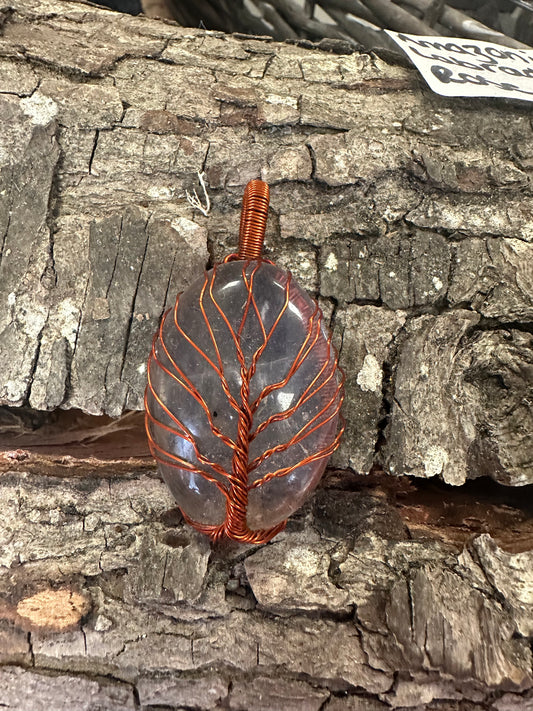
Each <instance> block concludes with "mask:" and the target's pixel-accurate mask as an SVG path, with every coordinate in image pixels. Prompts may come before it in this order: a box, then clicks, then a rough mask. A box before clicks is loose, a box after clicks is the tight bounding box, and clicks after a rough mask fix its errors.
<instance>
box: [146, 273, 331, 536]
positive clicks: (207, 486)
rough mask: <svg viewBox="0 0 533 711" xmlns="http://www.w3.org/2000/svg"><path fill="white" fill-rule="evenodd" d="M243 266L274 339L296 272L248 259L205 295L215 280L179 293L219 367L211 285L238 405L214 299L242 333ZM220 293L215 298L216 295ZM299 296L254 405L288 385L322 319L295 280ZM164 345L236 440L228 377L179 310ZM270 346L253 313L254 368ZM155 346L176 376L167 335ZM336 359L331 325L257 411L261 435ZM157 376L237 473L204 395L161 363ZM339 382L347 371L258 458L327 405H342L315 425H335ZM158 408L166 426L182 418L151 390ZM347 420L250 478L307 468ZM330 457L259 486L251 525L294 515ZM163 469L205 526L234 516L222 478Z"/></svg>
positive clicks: (248, 346) (209, 448) (230, 353)
mask: <svg viewBox="0 0 533 711" xmlns="http://www.w3.org/2000/svg"><path fill="white" fill-rule="evenodd" d="M243 269H245V274H246V276H247V279H250V278H251V275H252V272H253V271H254V269H255V273H254V274H253V294H254V297H255V300H256V304H257V308H258V312H259V314H260V317H261V319H262V322H263V325H264V327H265V330H266V332H267V333H268V332H269V330H270V328H271V327H272V325H273V324H274V322H275V320H276V318H277V317H278V315H279V313H280V311H281V310H282V308H283V304H284V302H285V298H286V287H287V280H288V278H289V274H288V272H286V271H283V270H282V269H279V268H278V267H276V266H274V265H272V264H269V263H265V262H261V263H259V264H258V263H257V262H255V261H252V262H247V263H246V262H242V261H233V262H228V263H226V264H221V265H218V266H217V267H216V272H215V276H214V280H213V270H211V271H210V272H208V273H207V278H208V283H207V287H205V289H204V284H205V279H204V277H202V278H201V279H199V280H198V281H197V282H195V283H194V284H192V286H190V287H189V288H188V289H187V290H186V291H185V292H184V293H183V294H182V295H181V296H180V297H179V301H178V307H177V311H176V318H177V321H178V323H179V325H180V327H181V328H182V329H183V330H184V331H185V333H186V334H187V335H188V337H189V338H190V339H191V340H192V341H193V342H194V343H195V344H196V346H197V347H198V348H200V349H201V350H202V351H203V352H204V353H205V354H206V355H207V356H208V357H209V358H210V359H211V361H213V362H214V363H216V364H217V365H218V361H217V356H216V352H215V348H214V346H213V340H212V337H211V335H210V333H209V329H208V327H207V325H206V322H205V319H204V316H203V314H202V312H201V309H200V297H201V294H202V289H204V293H203V304H204V309H205V313H206V316H207V317H208V319H209V323H210V326H211V329H212V332H213V336H214V338H215V340H216V343H217V346H218V349H219V353H220V357H221V359H222V364H223V370H224V374H225V376H226V379H227V382H228V385H229V389H230V392H231V394H232V395H233V396H234V397H235V399H236V400H237V401H238V402H240V387H241V376H240V367H239V363H238V360H237V356H236V347H235V343H234V340H233V338H232V336H231V333H230V331H229V329H228V326H227V324H226V323H225V321H224V319H223V317H222V315H221V313H220V311H219V310H218V309H217V307H216V306H215V303H214V302H216V303H217V304H218V306H219V307H220V309H221V311H222V312H223V313H224V315H225V316H226V318H227V319H228V320H229V322H230V324H231V327H232V328H233V330H234V332H235V333H236V332H237V331H238V329H239V326H240V324H241V320H242V316H243V313H244V308H245V304H246V299H247V293H248V292H247V287H246V285H245V282H244V280H243ZM210 287H211V293H212V297H213V299H211V295H210ZM289 299H290V300H289V304H288V308H286V310H285V311H284V313H283V315H282V317H281V319H280V320H279V323H278V325H277V326H276V328H275V330H274V332H273V334H272V337H271V338H270V340H269V343H268V345H267V347H266V348H265V350H264V352H263V353H262V355H261V357H260V358H259V360H258V362H257V369H256V372H255V375H254V376H253V378H252V380H251V383H250V399H251V400H252V401H253V400H254V399H255V398H256V397H257V396H258V395H259V393H260V392H261V391H262V390H263V388H265V386H267V385H270V384H272V383H274V382H279V381H280V380H282V379H283V378H284V377H285V376H286V374H287V372H288V370H289V368H290V366H291V365H292V363H293V361H294V359H295V357H296V355H297V353H298V351H299V350H300V347H301V346H302V343H303V342H304V340H305V338H306V335H307V333H308V329H309V320H310V319H311V318H314V320H315V323H316V319H317V318H318V317H319V312H317V306H316V302H314V301H313V300H312V299H311V298H310V297H309V296H308V295H307V294H306V293H305V292H304V291H303V290H302V289H301V288H300V287H299V286H298V285H297V284H295V282H294V281H293V280H292V279H291V281H290V290H289ZM313 314H314V317H313ZM163 340H164V343H165V346H166V349H167V351H168V353H169V354H170V355H171V357H172V359H173V360H174V362H175V363H176V364H177V365H178V366H179V368H180V369H181V370H182V372H183V373H184V374H185V375H186V376H187V378H189V379H190V381H191V382H192V383H193V384H194V385H195V386H196V388H197V389H198V391H199V392H200V393H201V394H202V396H203V398H204V400H205V401H206V403H207V404H208V406H209V409H210V412H211V415H212V418H213V422H214V423H215V424H216V426H217V427H218V428H219V429H220V430H221V431H222V432H223V433H224V434H225V435H227V436H229V437H231V438H232V439H233V440H235V439H236V437H237V424H238V413H237V412H236V411H235V409H234V408H233V407H232V406H231V404H230V403H229V401H228V398H227V397H226V395H225V393H224V391H223V388H222V384H221V380H220V377H219V375H218V373H217V372H216V371H215V370H214V369H213V368H212V367H211V366H210V365H209V364H208V362H207V361H206V359H205V358H204V357H203V356H202V355H201V354H200V353H199V352H198V351H197V350H196V349H195V348H194V347H193V346H192V345H191V344H190V343H189V342H188V340H187V338H185V337H184V336H183V335H181V334H180V333H179V331H178V330H177V328H176V326H175V324H174V314H173V311H170V312H169V313H168V315H167V317H166V319H165V321H164V325H163ZM262 343H263V335H262V332H261V329H260V325H259V320H258V318H257V315H256V312H255V310H254V309H253V308H252V307H250V308H249V311H248V315H247V318H246V321H245V326H244V328H243V330H242V333H241V346H242V349H243V353H244V356H245V359H246V363H247V365H248V364H249V363H250V361H251V358H252V355H253V353H254V352H255V351H256V350H257V349H258V348H259V347H260V346H261V344H262ZM155 348H156V353H157V357H158V359H159V360H160V361H161V363H162V364H163V365H164V366H165V367H166V368H167V369H168V370H170V371H172V372H174V373H175V372H176V371H175V370H174V369H173V366H172V363H171V362H170V360H169V358H168V356H167V355H166V353H165V351H164V349H163V348H162V345H161V342H160V341H159V339H158V340H157V341H156V346H155ZM334 358H335V354H334V351H333V348H331V347H330V346H328V343H327V333H326V331H325V329H324V328H323V327H322V328H320V331H319V338H318V340H317V342H316V344H315V345H314V347H313V348H312V350H311V351H310V353H309V355H308V356H307V358H306V359H305V360H304V361H303V363H302V365H301V366H300V367H299V368H298V369H297V370H296V372H295V374H294V375H293V376H292V377H291V378H290V379H289V381H288V382H287V384H286V385H285V386H284V387H282V388H280V389H277V390H274V391H273V392H272V393H271V394H270V395H268V396H266V397H265V399H264V400H263V401H262V403H261V404H260V406H259V408H258V409H257V411H256V412H255V415H254V421H253V428H252V429H255V427H257V425H258V424H259V423H260V422H262V421H263V420H265V419H266V418H268V417H269V416H270V415H272V414H273V413H276V412H281V411H284V410H287V409H288V408H290V407H291V406H292V405H293V404H294V403H295V402H297V400H298V398H299V397H300V395H301V394H302V393H303V392H304V391H305V390H306V388H307V387H308V385H309V384H310V383H311V381H312V380H313V379H314V378H315V377H316V375H317V373H318V372H319V371H320V369H321V368H322V366H323V364H324V361H325V360H328V366H327V367H326V368H325V370H324V373H323V375H322V376H321V377H320V379H319V380H317V381H316V383H315V385H317V384H320V382H321V381H322V380H324V379H325V376H326V375H328V374H330V373H331V370H332V367H333V361H334ZM150 374H151V382H152V385H153V387H154V389H155V391H156V393H157V394H158V396H159V398H160V400H161V401H162V402H163V403H164V404H165V406H166V407H167V408H168V410H170V411H171V412H172V413H173V415H174V416H175V417H177V419H178V420H180V422H182V423H183V424H184V425H185V426H186V427H187V428H188V430H189V431H190V432H191V434H192V435H193V436H194V438H195V441H196V444H197V446H198V449H199V451H200V452H201V453H202V454H203V455H204V456H206V457H208V458H209V459H210V460H211V461H215V462H217V463H218V464H220V465H222V466H223V467H224V469H225V470H226V471H228V472H231V466H232V450H231V449H230V448H229V447H228V446H226V445H225V444H224V443H223V442H222V441H221V440H220V439H219V438H218V437H216V436H215V435H214V434H213V432H212V430H211V427H210V425H209V421H208V418H207V416H206V413H205V412H204V410H203V409H202V407H201V406H200V405H199V404H198V402H197V401H196V400H195V399H194V397H193V396H192V395H191V394H189V393H188V392H187V391H186V390H185V388H184V387H182V386H181V385H180V384H179V383H177V382H176V380H174V379H173V378H171V377H170V376H169V375H168V374H167V373H166V372H165V371H164V370H163V369H162V368H160V367H158V366H157V364H155V363H154V362H152V364H151V368H150ZM338 377H339V375H338V373H336V374H335V375H334V376H333V377H331V378H330V379H329V381H328V382H327V383H326V384H325V385H324V386H323V387H322V388H321V390H320V391H319V392H318V393H317V394H316V395H314V396H313V397H312V398H310V399H309V400H308V401H307V402H306V403H305V404H303V405H302V406H300V407H299V408H298V409H297V410H296V411H295V412H294V413H293V414H292V415H291V416H290V417H288V418H287V419H283V420H281V421H279V422H275V423H272V424H270V425H269V426H268V427H267V428H266V429H265V430H264V431H263V432H262V433H260V434H259V435H258V436H257V438H256V439H254V440H253V441H252V442H251V444H250V452H249V458H250V460H252V459H254V458H255V457H257V456H259V455H260V454H262V453H263V452H264V451H265V450H266V449H269V448H270V447H273V446H275V445H277V444H279V443H281V442H286V441H288V440H290V439H291V438H292V437H293V436H294V435H295V434H296V433H297V432H299V431H300V429H301V428H302V427H303V426H304V425H305V424H306V423H307V422H308V421H309V420H310V419H312V418H313V417H314V416H315V415H316V414H317V413H318V412H320V410H322V408H323V407H324V406H325V404H326V403H328V402H329V401H330V400H333V402H332V403H331V405H330V406H329V407H328V409H327V410H326V412H325V413H324V414H323V415H321V416H320V418H319V419H318V420H316V421H315V424H318V423H319V422H321V421H323V420H324V419H327V416H328V415H329V414H331V413H332V412H333V411H334V410H335V409H336V408H337V406H338V395H337V396H335V392H336V390H337V387H338ZM148 407H149V409H150V411H151V412H152V414H153V415H154V416H155V417H156V418H157V419H158V420H159V421H160V422H162V423H163V424H164V425H167V426H169V427H173V428H174V429H175V428H176V425H175V423H174V422H173V420H172V419H171V418H170V417H169V416H168V414H167V413H166V412H165V410H164V408H162V407H161V406H160V404H159V403H158V402H157V401H156V399H155V398H154V396H153V395H152V394H151V393H149V395H148ZM337 424H338V415H337V414H335V415H334V416H333V417H332V418H331V419H330V420H329V422H327V423H326V424H324V425H323V426H321V427H319V428H318V429H316V430H315V431H314V432H313V433H312V434H310V435H309V436H308V437H306V438H305V439H302V440H301V441H300V442H299V443H297V444H293V445H291V446H290V447H289V448H288V449H286V450H285V451H283V452H279V453H277V454H274V455H272V456H271V457H269V458H268V459H266V460H265V461H264V462H263V463H262V464H261V465H260V466H259V467H258V468H257V469H256V470H255V471H253V472H251V473H250V483H252V482H253V481H255V480H256V479H257V478H260V477H263V476H264V475H265V474H267V473H268V472H271V471H274V470H276V469H280V468H282V467H287V466H291V465H293V464H297V463H298V462H299V461H301V460H303V459H304V458H305V457H307V456H308V455H310V454H312V453H313V452H316V451H317V450H319V449H322V448H324V447H325V446H327V445H328V444H330V443H331V442H332V441H333V440H334V439H335V436H336V432H337ZM311 428H312V426H311ZM150 431H151V435H152V437H153V439H154V441H155V442H156V443H157V444H158V445H159V446H160V447H161V448H162V449H164V450H165V451H168V452H172V453H173V454H175V455H177V456H179V457H180V458H182V459H185V460H187V461H189V462H191V463H193V464H194V465H195V466H198V467H202V468H204V470H205V471H208V472H209V473H210V474H211V475H214V476H216V478H217V479H219V480H220V481H224V478H223V477H221V476H220V475H217V474H215V473H214V472H213V470H211V469H209V468H208V467H206V466H205V465H201V464H200V463H199V462H198V460H197V458H196V455H195V453H194V450H193V447H192V445H191V444H190V443H189V442H187V441H186V440H184V439H183V438H181V437H179V436H176V435H174V434H171V433H169V432H168V430H165V429H163V428H161V427H158V426H156V425H154V424H153V423H152V424H151V425H150ZM326 461H327V458H323V459H321V460H319V461H315V462H312V463H310V464H307V465H304V466H300V467H298V468H296V469H294V470H293V471H292V472H291V473H289V474H287V475H285V476H283V477H278V478H274V479H272V480H270V481H269V482H267V483H265V484H263V485H262V486H260V487H258V488H257V489H252V490H251V491H250V493H249V501H248V513H247V523H248V527H249V528H251V529H258V528H269V527H271V526H274V525H275V524H277V523H279V522H281V521H283V520H284V519H286V518H287V517H288V516H289V515H290V514H291V513H293V512H294V511H295V510H296V509H297V508H299V507H300V506H301V505H302V503H303V502H304V501H305V499H306V498H307V497H308V495H309V493H310V492H311V491H312V490H313V489H314V488H315V487H316V485H317V483H318V481H319V479H320V477H321V476H322V473H323V471H324V468H325V466H326ZM159 470H160V472H161V474H162V476H163V478H164V480H165V482H166V483H167V485H168V486H169V488H170V490H171V492H172V494H173V495H174V497H175V498H176V501H177V503H178V505H179V506H180V507H181V508H182V509H183V511H184V512H185V513H186V514H187V515H188V516H189V517H190V518H191V519H193V520H194V521H197V522H199V523H202V524H216V525H218V524H221V523H223V521H224V518H225V513H226V505H225V498H224V496H223V494H222V493H221V492H220V491H219V490H218V489H217V487H216V486H215V485H214V484H213V483H212V482H209V481H207V480H206V479H205V478H204V477H202V476H201V475H199V474H196V473H191V472H188V471H185V470H184V469H178V468H176V467H174V466H170V465H169V464H162V463H159Z"/></svg>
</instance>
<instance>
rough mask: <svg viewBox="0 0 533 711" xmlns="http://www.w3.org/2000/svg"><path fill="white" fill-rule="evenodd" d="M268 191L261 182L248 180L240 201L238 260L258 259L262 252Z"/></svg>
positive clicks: (266, 186) (265, 185)
mask: <svg viewBox="0 0 533 711" xmlns="http://www.w3.org/2000/svg"><path fill="white" fill-rule="evenodd" d="M269 199H270V191H269V189H268V184H267V183H265V182H263V181H262V180H250V182H249V183H248V185H247V186H246V189H245V191H244V197H243V199H242V211H241V226H240V230H239V252H238V257H239V259H259V257H260V256H261V252H262V251H263V242H264V240H265V229H266V222H267V215H268V203H269Z"/></svg>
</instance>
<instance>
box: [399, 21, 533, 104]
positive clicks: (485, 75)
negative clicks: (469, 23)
mask: <svg viewBox="0 0 533 711" xmlns="http://www.w3.org/2000/svg"><path fill="white" fill-rule="evenodd" d="M385 31H386V33H387V34H388V35H390V37H392V39H393V40H394V41H395V42H396V43H397V44H399V45H400V47H401V48H402V49H403V51H404V52H405V53H406V54H407V56H408V57H409V59H410V60H411V61H412V62H413V64H414V65H415V66H416V68H417V69H418V71H419V72H420V73H421V74H422V76H423V77H424V79H425V80H426V81H427V83H428V84H429V86H430V88H431V89H432V90H433V91H434V92H436V93H437V94H442V95H443V96H497V97H505V98H508V99H523V100H524V101H533V49H510V48H509V47H504V46H502V45H500V44H493V43H492V42H480V41H478V40H468V39H464V38H458V37H425V36H421V35H406V34H404V33H403V32H392V31H391V30H385Z"/></svg>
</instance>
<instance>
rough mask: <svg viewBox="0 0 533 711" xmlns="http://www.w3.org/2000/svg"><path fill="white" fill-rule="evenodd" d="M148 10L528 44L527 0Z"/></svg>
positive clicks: (232, 1)
mask: <svg viewBox="0 0 533 711" xmlns="http://www.w3.org/2000/svg"><path fill="white" fill-rule="evenodd" d="M142 5H143V10H144V12H145V13H146V14H147V15H149V16H152V17H153V16H159V17H166V18H172V19H174V20H177V22H179V23H180V24H181V25H183V26H186V27H204V28H206V29H210V30H222V31H224V32H229V33H231V32H239V33H246V34H260V35H270V36H271V37H274V38H275V39H277V40H290V39H293V40H296V39H309V40H313V41H317V40H322V39H324V38H331V39H337V40H345V41H348V42H350V43H351V44H354V45H358V46H362V47H363V48H364V49H367V50H368V49H376V48H379V47H387V48H388V47H390V40H389V38H388V37H387V36H386V35H385V34H384V33H383V32H382V30H383V29H390V30H396V31H398V32H407V33H411V34H418V35H438V36H451V37H464V38H468V39H477V40H485V41H490V42H496V43H498V44H503V45H505V46H507V47H513V48H530V46H531V45H533V0H448V2H444V0H394V1H393V0H195V2H194V3H192V2H190V0H142Z"/></svg>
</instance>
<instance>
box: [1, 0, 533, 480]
mask: <svg viewBox="0 0 533 711" xmlns="http://www.w3.org/2000/svg"><path fill="white" fill-rule="evenodd" d="M2 18H3V27H2V36H1V38H0V117H1V120H2V126H3V131H2V135H1V137H0V147H1V156H2V165H1V168H0V171H1V172H0V181H1V183H2V187H1V190H0V303H2V304H3V308H2V309H1V310H0V334H1V339H0V364H1V366H2V373H3V376H2V378H1V381H0V403H2V404H4V405H11V406H18V405H22V404H29V405H30V406H31V407H32V408H34V409H37V410H53V409H55V408H58V407H61V408H80V409H81V410H83V411H84V412H87V413H91V414H95V415H96V414H102V413H107V414H109V415H112V416H113V417H116V416H118V415H120V414H121V413H122V412H123V411H124V410H125V409H142V395H143V391H144V386H145V378H146V373H145V365H144V364H145V362H146V358H147V354H148V352H149V349H150V344H151V338H152V334H153V332H154V331H155V329H156V327H157V323H158V321H159V319H160V316H161V314H162V312H163V310H164V308H165V306H168V305H170V304H172V303H173V300H174V298H175V295H176V293H177V292H178V291H180V290H182V289H183V288H184V287H185V286H186V285H187V284H188V283H190V282H191V280H193V279H194V278H195V277H196V276H197V275H199V274H200V273H201V271H202V269H203V268H204V266H205V265H206V263H208V262H209V261H213V260H216V259H219V258H221V257H223V256H224V255H225V254H227V253H229V252H231V251H233V250H234V249H235V241H236V233H237V229H238V220H239V212H240V201H241V197H242V192H243V187H244V185H245V183H246V182H247V181H248V180H249V179H251V178H254V177H257V176H261V177H262V178H264V179H265V180H267V181H268V182H269V183H270V185H271V190H272V200H271V205H272V209H271V214H270V220H269V225H268V230H267V248H266V249H267V253H268V256H269V257H271V258H273V259H274V260H276V261H277V262H278V263H280V264H281V265H282V266H287V267H289V268H291V269H292V270H293V272H294V273H295V275H296V277H298V278H299V279H300V280H301V281H302V283H303V284H304V286H305V287H307V288H308V289H309V290H311V291H312V292H313V293H315V294H316V295H317V296H318V297H319V300H320V302H321V304H322V306H323V308H324V310H325V312H326V313H327V315H328V317H329V318H330V320H331V325H332V326H333V327H334V329H335V332H336V337H337V343H338V345H339V348H340V350H341V364H343V365H344V367H345V368H346V371H347V376H348V381H347V401H346V406H345V416H346V419H347V421H348V432H347V436H346V437H345V438H344V442H343V444H342V446H341V449H340V451H339V452H338V454H337V455H336V459H335V464H336V465H338V466H339V467H346V466H350V467H352V468H353V469H354V470H355V471H357V472H368V471H369V470H370V469H371V467H372V466H373V465H374V464H377V465H379V466H381V465H383V464H386V466H387V467H388V468H389V469H390V470H391V471H394V472H395V473H397V474H403V473H408V474H412V475H415V476H422V477H429V476H433V475H439V476H440V477H442V479H443V480H444V481H446V482H449V483H452V484H460V483H462V482H464V481H465V480H466V479H467V478H475V477H477V476H479V475H480V474H481V473H482V474H489V475H490V476H492V477H494V478H495V479H497V480H498V481H500V482H502V483H505V484H511V485H523V484H526V483H531V482H533V469H532V461H533V449H532V448H533V444H532V442H531V438H528V437H527V435H528V433H530V432H531V430H532V427H533V422H532V414H531V408H530V402H531V365H532V364H531V356H530V355H529V353H530V345H531V323H532V321H533V316H532V313H533V295H532V284H533V256H532V252H533V244H532V242H533V200H532V198H531V183H530V178H531V170H532V167H533V131H532V126H531V114H530V112H529V110H528V109H527V107H524V106H523V105H518V104H510V103H505V102H490V101H485V100H478V101H474V100H472V101H468V100H460V99H456V100H453V99H445V98H442V97H439V96H436V95H433V94H431V93H430V92H429V91H428V90H427V89H426V88H425V86H423V85H422V83H421V80H420V79H419V78H418V76H417V74H416V72H415V71H414V70H412V69H406V68H403V67H398V66H392V65H387V64H386V63H385V62H383V61H382V60H381V59H379V58H377V57H375V56H372V55H367V54H358V53H352V54H339V55H332V54H327V53H325V52H322V51H318V50H317V49H303V48H300V47H297V46H293V45H283V44H279V43H275V42H273V41H271V40H269V39H266V38H264V39H257V38H248V39H237V38H233V37H230V36H224V35H221V34H216V33H205V32H201V31H195V30H190V29H183V28H179V27H176V26H174V25H172V24H165V23H163V22H158V21H154V20H149V19H147V18H143V17H138V18H134V17H129V16H121V15H117V14H114V13H111V12H108V11H106V10H101V9H95V8H92V7H91V6H87V5H83V4H76V3H60V4H58V5H54V3H53V2H49V3H47V4H45V5H43V4H42V3H37V2H32V1H31V0H24V1H22V0H21V2H17V3H14V4H13V5H12V6H6V7H5V9H4V11H3V14H2ZM198 171H204V172H205V174H206V176H207V181H208V185H209V188H208V190H209V195H210V198H211V203H212V209H211V213H210V215H209V217H207V218H206V217H204V216H203V215H202V214H201V213H200V212H199V211H198V210H194V209H193V208H192V207H191V205H190V204H189V203H188V202H187V200H186V190H191V189H192V188H193V187H195V186H196V187H197V177H196V174H197V172H198Z"/></svg>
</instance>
